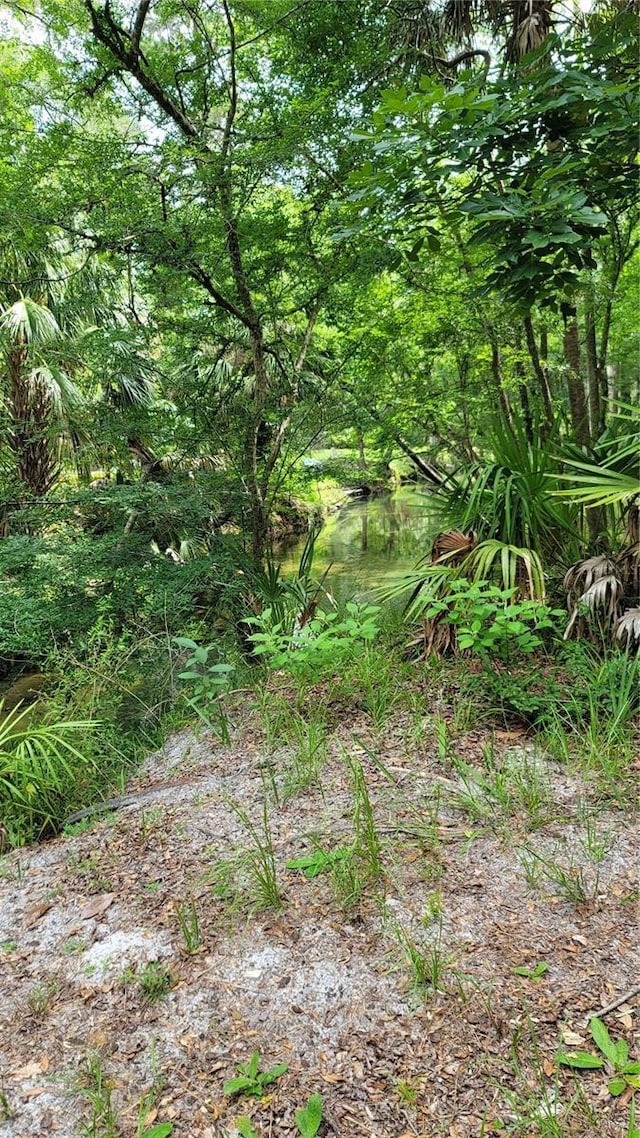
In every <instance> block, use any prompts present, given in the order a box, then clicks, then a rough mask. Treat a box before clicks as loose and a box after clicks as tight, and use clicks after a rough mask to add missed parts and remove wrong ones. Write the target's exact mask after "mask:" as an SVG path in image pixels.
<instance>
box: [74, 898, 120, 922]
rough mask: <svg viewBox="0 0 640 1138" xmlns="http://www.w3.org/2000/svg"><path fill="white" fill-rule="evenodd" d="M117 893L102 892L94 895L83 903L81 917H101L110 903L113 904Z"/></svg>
mask: <svg viewBox="0 0 640 1138" xmlns="http://www.w3.org/2000/svg"><path fill="white" fill-rule="evenodd" d="M115 896H116V895H115V893H101V894H100V896H99V897H92V898H91V900H90V901H87V904H86V905H83V906H82V908H81V910H80V917H81V919H82V920H83V921H88V920H89V918H90V917H101V916H102V914H103V913H106V911H107V909H108V908H109V905H112V904H113V902H114V900H115Z"/></svg>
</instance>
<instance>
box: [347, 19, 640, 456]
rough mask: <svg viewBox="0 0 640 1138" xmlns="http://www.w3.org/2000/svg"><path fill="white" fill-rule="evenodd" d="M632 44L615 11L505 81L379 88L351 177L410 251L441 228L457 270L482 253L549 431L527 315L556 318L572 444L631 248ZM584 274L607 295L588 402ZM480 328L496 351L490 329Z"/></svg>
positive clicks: (361, 201) (465, 79) (585, 438)
mask: <svg viewBox="0 0 640 1138" xmlns="http://www.w3.org/2000/svg"><path fill="white" fill-rule="evenodd" d="M634 42H635V43H637V23H636V21H635V20H634V19H633V17H632V16H631V14H630V12H629V11H628V10H627V6H624V8H623V9H622V8H621V9H620V10H619V11H618V10H616V11H615V12H614V15H613V16H612V17H611V18H610V19H609V20H608V21H605V22H604V23H602V24H597V25H595V26H594V28H593V34H591V33H590V32H589V31H587V33H586V34H584V35H583V34H580V35H578V36H576V37H574V38H573V39H571V40H570V41H569V42H567V41H566V40H561V39H560V38H559V37H557V36H553V35H547V36H546V37H545V40H544V43H543V44H542V46H540V47H538V49H537V51H535V52H534V53H532V54H530V55H529V56H527V58H526V60H521V62H520V66H519V69H518V70H517V71H515V72H509V73H506V74H505V75H504V76H502V77H498V78H496V79H493V78H492V79H489V78H488V77H487V75H486V74H485V73H483V74H482V75H481V76H480V77H478V76H477V75H473V74H471V73H467V74H466V76H462V77H461V78H460V79H459V80H458V81H457V82H456V83H455V84H454V85H453V86H449V87H445V86H444V85H443V84H441V83H440V84H439V83H435V82H433V81H432V80H429V79H427V78H424V79H423V80H422V82H421V86H420V90H418V91H416V92H414V93H412V94H410V93H408V92H407V91H406V90H401V91H390V92H387V93H386V94H385V96H384V97H383V102H382V107H381V110H380V112H379V113H378V114H377V115H376V116H375V120H374V129H373V131H371V132H370V133H369V135H368V137H369V139H370V141H371V142H373V144H374V151H375V152H376V157H375V158H374V160H373V161H372V162H371V163H369V164H368V165H367V166H365V167H364V169H363V170H362V171H361V172H360V174H359V175H357V177H356V178H354V180H353V184H354V189H355V193H354V198H355V199H356V200H357V201H358V206H359V208H360V209H362V206H363V205H364V206H365V207H366V210H367V211H368V212H370V211H371V210H372V209H373V210H375V214H376V216H377V217H378V218H385V217H389V216H391V215H393V216H394V217H395V216H397V215H398V214H400V215H401V216H402V217H403V225H404V226H405V229H406V228H410V230H411V232H412V234H413V237H414V239H415V242H416V243H415V245H414V252H417V251H419V250H420V249H421V248H422V247H423V246H424V248H425V249H426V248H429V249H432V248H433V247H434V246H436V245H437V244H438V242H439V240H440V238H439V231H440V230H441V229H443V228H446V229H447V230H448V231H449V232H451V233H453V234H455V235H456V236H457V238H458V239H459V243H460V253H461V258H462V262H463V265H465V264H468V261H467V258H466V254H465V249H466V248H474V247H477V248H478V249H479V250H481V251H484V253H485V255H486V256H488V257H489V258H490V270H489V273H488V275H487V286H488V288H489V289H492V290H494V292H495V293H497V294H498V295H500V296H501V297H502V298H503V300H504V301H506V302H507V303H508V304H509V305H510V306H511V307H512V309H513V311H514V313H515V314H516V316H517V318H518V320H519V321H520V322H521V327H522V336H523V339H524V342H525V343H526V346H527V349H528V352H529V355H530V360H531V367H532V370H533V374H534V376H535V379H536V381H537V385H538V388H539V393H540V397H541V399H542V403H543V407H544V415H545V419H546V425H547V430H549V429H550V428H551V426H552V419H553V407H552V399H551V391H550V389H549V385H548V376H547V375H546V372H545V368H544V366H543V361H542V359H541V353H540V350H539V346H538V343H537V340H536V336H535V335H534V330H533V320H534V314H535V311H536V310H539V309H544V308H551V309H552V310H555V311H558V312H561V314H562V316H563V320H564V325H565V329H564V343H565V363H566V368H565V374H566V390H567V394H568V399H569V405H570V410H571V418H572V424H573V430H574V433H575V437H576V439H577V440H578V442H580V443H581V444H587V443H589V441H590V439H591V437H592V434H593V433H594V432H595V433H597V431H598V430H599V429H600V428H601V427H602V422H603V400H602V396H603V376H604V373H605V369H606V353H607V346H608V336H609V326H610V317H611V305H612V303H613V297H614V295H615V289H616V287H617V284H618V280H619V278H620V273H621V271H622V268H623V266H624V263H625V261H626V260H627V259H628V257H629V256H630V255H631V253H632V251H633V248H634V244H633V239H632V234H633V231H634V226H635V224H636V223H637V216H638V215H637V205H636V192H635V160H636V155H637V111H636V100H635V98H634V93H635V71H632V70H631V66H630V61H631V59H632V56H633V49H632V44H633V43H634ZM425 242H426V244H425ZM594 275H598V276H599V278H600V280H601V281H602V282H603V284H604V286H605V292H606V300H605V304H604V308H603V315H602V318H601V329H600V334H601V343H600V349H599V350H598V348H597V346H596V345H595V337H596V312H595V307H594V305H593V303H587V305H586V306H585V307H586V311H587V333H588V335H587V347H588V350H589V357H590V360H591V364H590V366H591V371H592V374H593V378H592V382H591V384H590V387H589V395H590V404H591V405H590V406H589V401H588V399H587V391H586V388H585V382H584V381H585V375H584V370H583V367H582V361H581V358H580V351H579V338H578V325H577V316H576V306H577V304H578V303H579V301H582V300H583V299H584V298H585V296H586V297H587V301H589V296H590V293H591V290H592V288H593V285H592V281H593V279H594ZM487 334H488V336H489V338H490V339H492V343H493V346H494V350H495V348H496V346H497V345H496V341H495V339H494V338H493V337H492V336H491V329H490V328H489V327H487ZM499 389H500V385H499ZM503 409H504V410H505V411H506V412H507V416H508V408H506V407H505V408H503ZM590 419H591V424H590Z"/></svg>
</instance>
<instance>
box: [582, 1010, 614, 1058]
mask: <svg viewBox="0 0 640 1138" xmlns="http://www.w3.org/2000/svg"><path fill="white" fill-rule="evenodd" d="M589 1031H590V1032H591V1036H592V1038H593V1041H594V1043H595V1044H596V1047H599V1048H600V1050H601V1051H602V1054H603V1055H605V1056H606V1057H607V1059H608V1060H609V1062H610V1063H611V1064H612V1066H613V1067H616V1066H617V1058H618V1049H617V1047H616V1045H615V1043H614V1042H613V1040H612V1038H611V1036H610V1035H609V1032H608V1031H607V1029H606V1027H605V1025H604V1024H603V1022H602V1020H601V1019H598V1018H597V1017H596V1016H593V1018H592V1019H590V1020H589Z"/></svg>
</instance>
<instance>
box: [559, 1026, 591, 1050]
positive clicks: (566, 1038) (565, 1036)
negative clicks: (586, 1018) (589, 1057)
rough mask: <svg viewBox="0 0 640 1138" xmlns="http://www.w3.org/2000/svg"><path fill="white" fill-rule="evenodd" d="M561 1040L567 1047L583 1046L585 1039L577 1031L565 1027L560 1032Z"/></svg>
mask: <svg viewBox="0 0 640 1138" xmlns="http://www.w3.org/2000/svg"><path fill="white" fill-rule="evenodd" d="M562 1042H563V1043H566V1044H567V1046H568V1047H584V1044H585V1043H586V1039H585V1037H584V1035H578V1033H577V1031H570V1030H569V1028H568V1027H566V1028H565V1029H564V1031H563V1032H562Z"/></svg>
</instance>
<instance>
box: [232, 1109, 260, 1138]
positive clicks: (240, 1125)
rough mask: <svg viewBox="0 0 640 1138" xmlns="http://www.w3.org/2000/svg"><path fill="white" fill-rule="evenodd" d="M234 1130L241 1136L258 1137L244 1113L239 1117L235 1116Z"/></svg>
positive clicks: (246, 1137)
mask: <svg viewBox="0 0 640 1138" xmlns="http://www.w3.org/2000/svg"><path fill="white" fill-rule="evenodd" d="M236 1130H237V1131H238V1134H240V1136H241V1138H258V1132H257V1130H256V1129H255V1127H254V1126H253V1124H252V1122H251V1119H250V1118H249V1117H248V1115H246V1114H242V1115H241V1116H240V1118H236Z"/></svg>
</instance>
